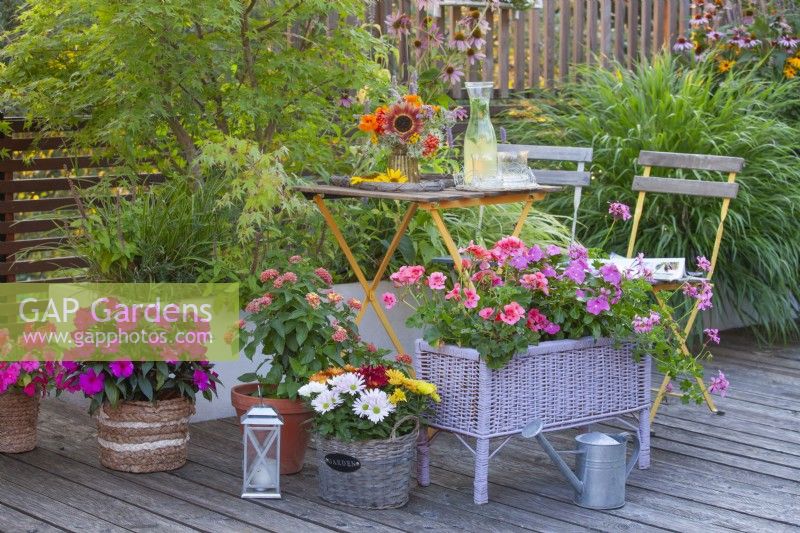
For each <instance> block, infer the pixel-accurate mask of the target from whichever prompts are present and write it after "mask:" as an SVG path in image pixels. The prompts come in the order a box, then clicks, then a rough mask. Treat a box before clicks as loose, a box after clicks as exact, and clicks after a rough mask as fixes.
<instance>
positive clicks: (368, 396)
mask: <svg viewBox="0 0 800 533" xmlns="http://www.w3.org/2000/svg"><path fill="white" fill-rule="evenodd" d="M361 396H362V397H363V398H364V399H365V400H366V401H368V402H369V403H386V402H388V401H389V396H387V394H386V393H385V392H383V391H382V390H380V389H367V390H365V391H364V392H362V393H361Z"/></svg>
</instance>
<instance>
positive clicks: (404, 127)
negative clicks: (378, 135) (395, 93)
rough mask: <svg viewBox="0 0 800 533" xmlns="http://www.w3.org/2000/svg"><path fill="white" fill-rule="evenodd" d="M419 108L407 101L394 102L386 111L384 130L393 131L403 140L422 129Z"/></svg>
mask: <svg viewBox="0 0 800 533" xmlns="http://www.w3.org/2000/svg"><path fill="white" fill-rule="evenodd" d="M418 114H419V109H418V108H416V107H415V106H414V105H412V104H409V103H408V102H403V103H400V104H394V105H393V106H391V107H390V108H389V109H388V110H387V111H386V132H387V133H394V134H396V135H397V136H399V137H400V138H401V139H402V140H403V141H407V140H408V139H409V137H411V136H412V135H414V134H415V133H417V134H418V133H419V132H420V131H422V121H421V120H420V119H419V117H418V116H417V115H418Z"/></svg>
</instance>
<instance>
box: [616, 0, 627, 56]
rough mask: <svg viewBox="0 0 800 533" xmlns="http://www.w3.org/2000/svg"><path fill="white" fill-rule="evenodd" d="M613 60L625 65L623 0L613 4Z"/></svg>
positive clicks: (617, 0)
mask: <svg viewBox="0 0 800 533" xmlns="http://www.w3.org/2000/svg"><path fill="white" fill-rule="evenodd" d="M614 58H615V59H616V60H617V62H618V63H619V64H620V65H624V64H625V0H616V1H615V2H614Z"/></svg>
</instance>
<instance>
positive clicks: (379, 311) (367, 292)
mask: <svg viewBox="0 0 800 533" xmlns="http://www.w3.org/2000/svg"><path fill="white" fill-rule="evenodd" d="M314 203H316V204H317V207H318V208H319V211H320V213H322V218H323V219H325V223H326V224H327V225H328V228H330V230H331V233H333V236H334V238H335V239H336V242H337V243H338V244H339V248H341V249H342V252H343V253H344V256H345V258H347V262H348V263H349V264H350V268H352V269H353V273H354V274H355V275H356V279H357V280H358V283H359V284H361V288H362V289H364V305H365V306H366V305H367V304H369V305H372V308H373V309H374V310H375V314H376V315H377V316H378V320H379V321H380V322H381V324H382V325H383V329H384V330H386V334H387V335H389V339H390V340H391V341H392V344H393V345H394V347H395V349H396V350H397V351H398V353H404V350H403V345H402V344H401V343H400V339H398V338H397V334H396V333H395V332H394V328H392V325H391V324H390V323H389V319H388V318H387V316H386V313H384V312H383V308H382V307H381V306H380V302H378V298H377V297H376V296H375V292H374V290H373V289H372V287H371V285H370V284H369V283H368V282H367V278H366V276H364V272H363V271H362V270H361V267H360V266H358V262H357V261H356V258H355V256H354V255H353V252H352V250H351V249H350V246H348V244H347V241H346V240H345V238H344V235H343V234H342V231H341V230H340V229H339V225H338V224H337V223H336V219H335V218H333V213H331V212H330V210H329V209H328V206H326V205H325V202H324V200H323V199H322V196H321V195H319V194H317V195H315V196H314Z"/></svg>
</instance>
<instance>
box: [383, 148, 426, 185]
mask: <svg viewBox="0 0 800 533" xmlns="http://www.w3.org/2000/svg"><path fill="white" fill-rule="evenodd" d="M388 167H389V168H391V169H394V170H399V171H400V172H402V173H403V174H405V176H406V177H407V178H408V183H419V159H417V158H416V157H411V156H409V155H408V153H407V152H404V151H401V150H396V151H394V152H392V153H391V155H390V156H389V164H388Z"/></svg>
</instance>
